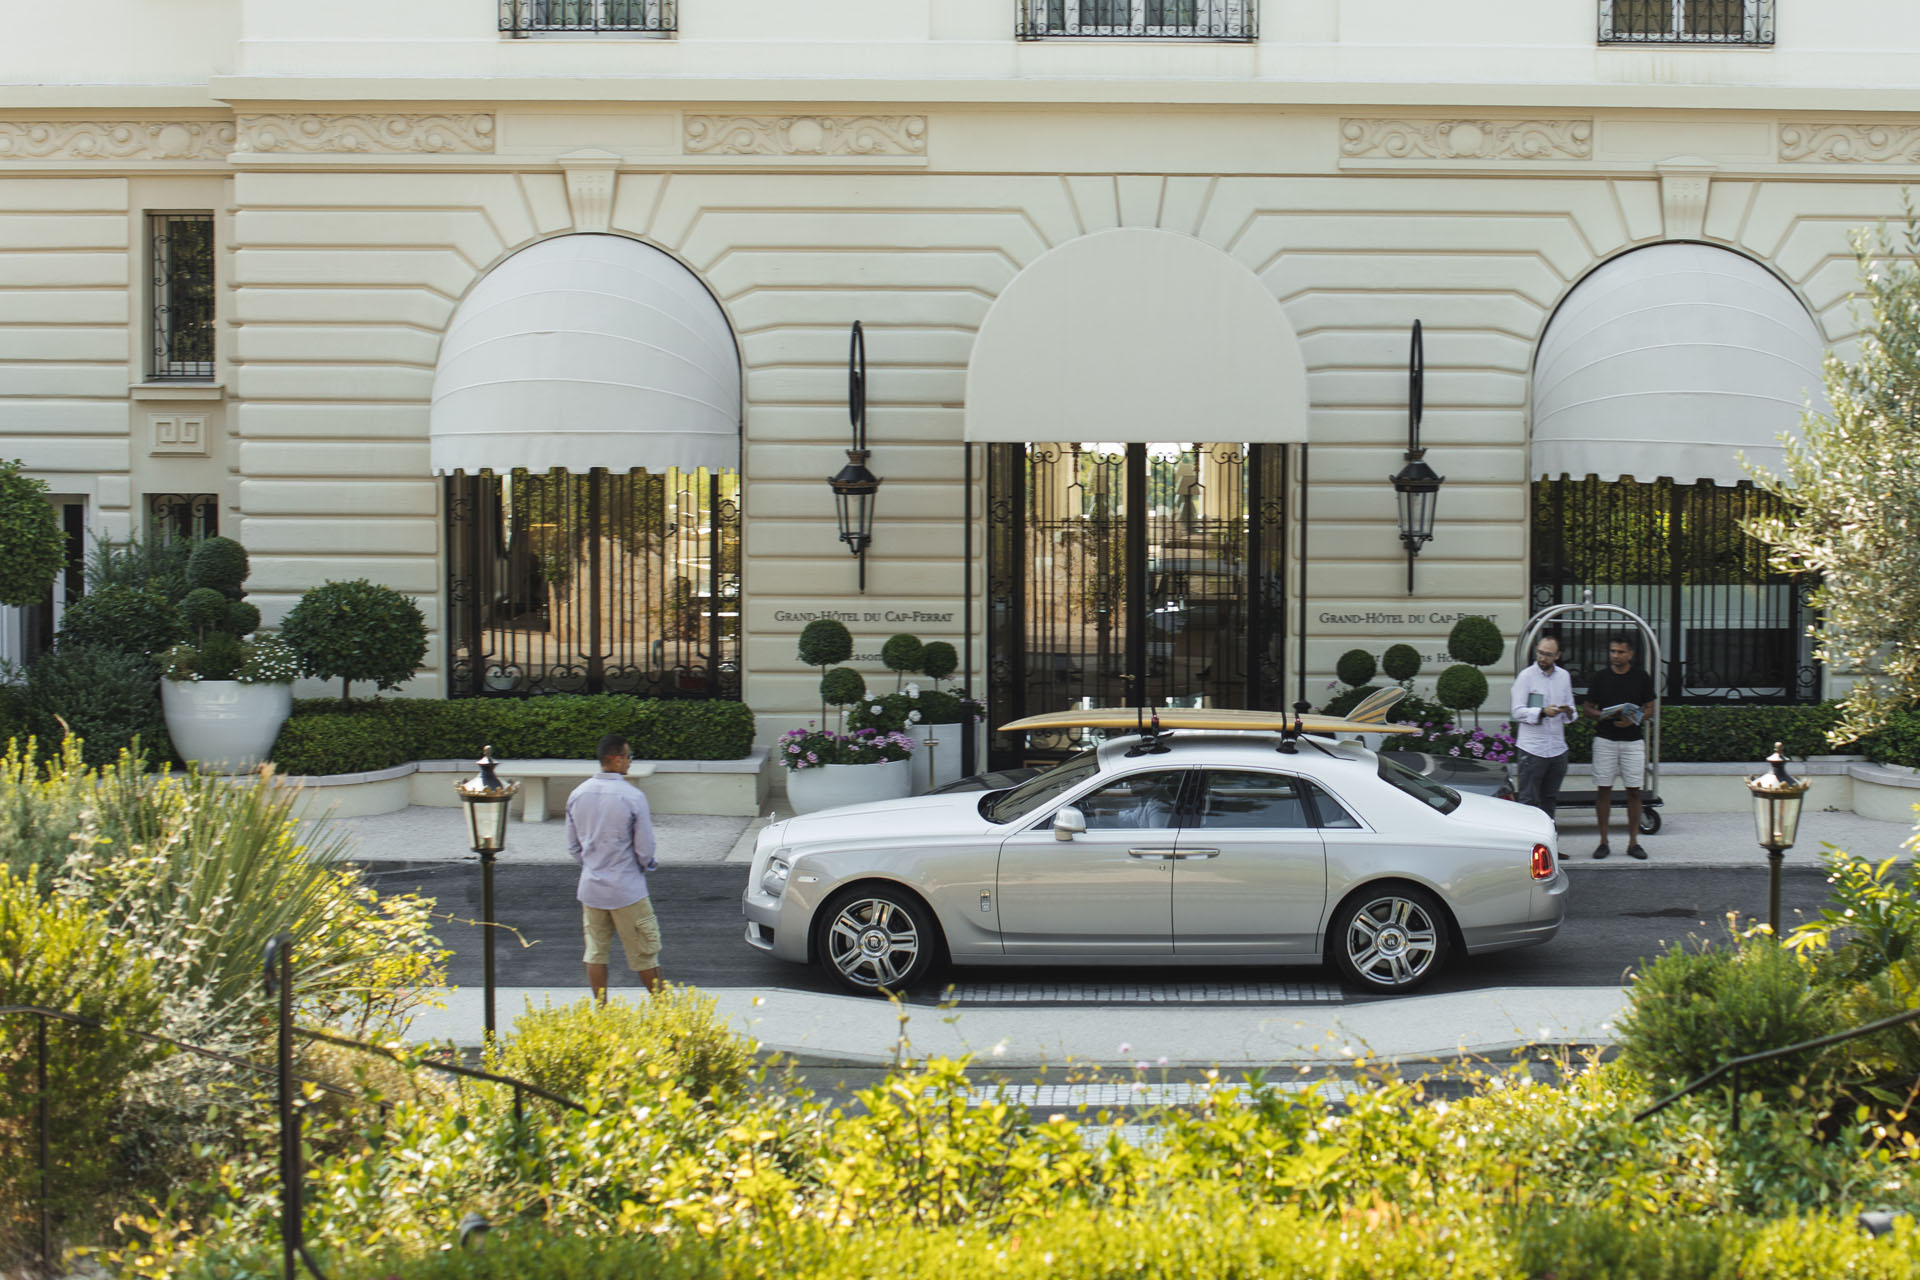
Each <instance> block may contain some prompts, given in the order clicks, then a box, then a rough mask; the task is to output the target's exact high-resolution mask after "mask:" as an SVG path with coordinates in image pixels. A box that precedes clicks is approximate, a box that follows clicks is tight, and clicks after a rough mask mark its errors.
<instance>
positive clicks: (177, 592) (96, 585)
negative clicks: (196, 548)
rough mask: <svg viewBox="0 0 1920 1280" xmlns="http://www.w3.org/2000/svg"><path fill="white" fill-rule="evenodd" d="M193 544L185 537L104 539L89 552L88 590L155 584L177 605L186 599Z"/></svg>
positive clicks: (159, 590)
mask: <svg viewBox="0 0 1920 1280" xmlns="http://www.w3.org/2000/svg"><path fill="white" fill-rule="evenodd" d="M192 555H193V543H192V541H190V540H189V539H186V538H163V537H158V536H149V537H146V538H140V537H134V538H130V539H128V540H127V541H126V542H110V541H108V540H107V539H105V538H102V539H100V540H99V541H97V542H95V543H94V544H93V550H91V551H90V552H88V553H87V590H89V591H98V590H100V588H102V587H115V586H118V587H152V588H153V589H154V590H156V591H158V592H159V593H160V594H161V595H163V596H165V597H166V598H167V599H168V600H169V601H170V602H172V603H174V604H178V603H180V601H181V600H183V599H185V598H186V594H187V591H188V589H189V588H188V586H187V561H188V560H189V559H191V558H192Z"/></svg>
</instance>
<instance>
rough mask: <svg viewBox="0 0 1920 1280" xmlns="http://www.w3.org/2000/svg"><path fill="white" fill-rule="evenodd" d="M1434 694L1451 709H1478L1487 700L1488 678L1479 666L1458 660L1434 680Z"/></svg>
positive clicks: (1441, 703)
mask: <svg viewBox="0 0 1920 1280" xmlns="http://www.w3.org/2000/svg"><path fill="white" fill-rule="evenodd" d="M1433 696H1434V698H1435V699H1436V700H1437V701H1438V702H1439V703H1440V705H1441V706H1443V707H1446V708H1447V709H1448V710H1450V711H1477V710H1479V708H1480V706H1481V704H1482V703H1484V702H1485V701H1486V700H1487V678H1486V676H1484V675H1482V674H1481V673H1480V670H1479V668H1477V667H1470V666H1468V665H1467V664H1466V663H1464V662H1456V663H1454V664H1453V665H1452V666H1450V667H1448V668H1447V669H1446V670H1445V671H1442V672H1441V673H1440V678H1439V679H1438V680H1436V681H1434V685H1433Z"/></svg>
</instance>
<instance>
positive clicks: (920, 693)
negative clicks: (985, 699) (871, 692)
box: [847, 684, 982, 733]
mask: <svg viewBox="0 0 1920 1280" xmlns="http://www.w3.org/2000/svg"><path fill="white" fill-rule="evenodd" d="M981 712H982V707H981V705H980V704H979V703H978V702H975V701H973V700H972V699H971V698H963V697H961V696H959V695H958V694H954V693H948V692H947V691H946V690H944V689H926V690H922V689H921V688H920V686H919V685H917V684H909V685H908V686H907V687H906V688H904V689H902V690H901V691H900V692H899V693H889V694H887V695H886V696H885V697H880V698H874V697H868V698H863V699H862V700H861V701H859V702H858V703H856V704H854V705H853V706H852V707H851V708H849V709H848V711H847V726H848V727H849V728H852V729H879V730H880V731H881V732H883V733H895V732H899V731H901V730H904V729H906V728H907V727H908V726H910V725H916V724H964V723H966V722H967V721H968V720H977V719H979V718H980V715H981Z"/></svg>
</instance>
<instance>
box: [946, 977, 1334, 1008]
mask: <svg viewBox="0 0 1920 1280" xmlns="http://www.w3.org/2000/svg"><path fill="white" fill-rule="evenodd" d="M1346 998H1347V997H1346V993H1345V992H1343V991H1342V990H1341V989H1340V988H1339V987H1337V986H1335V985H1334V984H1332V983H1330V982H1151V983H1145V982H967V983H960V984H958V985H956V986H955V987H954V988H953V992H952V999H953V1000H954V1002H955V1003H957V1004H962V1005H1009V1004H1344V1003H1345V1002H1346Z"/></svg>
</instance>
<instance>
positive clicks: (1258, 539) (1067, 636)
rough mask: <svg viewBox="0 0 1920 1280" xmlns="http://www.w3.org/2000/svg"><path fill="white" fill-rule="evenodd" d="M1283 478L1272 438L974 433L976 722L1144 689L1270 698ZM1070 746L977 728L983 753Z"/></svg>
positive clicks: (1159, 701) (1024, 757) (1280, 625)
mask: <svg viewBox="0 0 1920 1280" xmlns="http://www.w3.org/2000/svg"><path fill="white" fill-rule="evenodd" d="M1285 482H1286V452H1285V449H1284V447H1283V446H1277V445H1253V446H1248V445H1244V444H1145V445H1142V444H1134V445H1112V444H1077V443H1039V444H1024V445H1023V444H1000V445H991V446H989V447H988V460H987V488H988V498H987V524H988V532H987V714H988V724H989V726H990V727H992V726H997V725H1001V724H1005V723H1006V722H1008V721H1009V720H1014V719H1018V718H1019V717H1021V716H1023V715H1032V714H1037V713H1040V712H1043V711H1061V710H1066V709H1068V708H1070V707H1073V706H1077V705H1087V706H1134V705H1137V704H1138V703H1139V702H1140V701H1141V700H1142V699H1144V700H1145V702H1146V703H1147V704H1148V705H1151V706H1165V705H1168V704H1169V702H1170V701H1174V702H1178V703H1183V704H1185V705H1192V706H1212V707H1236V708H1253V709H1263V710H1265V709H1277V708H1279V707H1280V706H1281V705H1282V703H1281V698H1282V695H1283V692H1284V690H1283V685H1282V671H1281V661H1282V646H1283V643H1284V640H1285V621H1284V616H1285V611H1284V602H1285V591H1284V582H1283V577H1282V567H1283V562H1284V549H1285V544H1284V539H1285V511H1284V506H1283V497H1282V495H1283V494H1284V492H1285ZM1074 746H1075V743H1074V742H1072V741H1069V740H1067V739H1066V738H1065V737H1064V736H1063V737H1060V738H1059V739H1057V740H1055V739H1048V740H1044V741H1043V740H1039V739H1035V740H1034V741H1031V742H1030V741H1027V740H1026V736H1025V735H1017V734H1016V735H1007V734H1000V733H993V734H992V735H991V736H990V738H989V750H990V756H991V760H992V762H993V764H994V766H995V767H997V768H1004V767H1008V766H1010V765H1017V764H1020V763H1024V762H1026V761H1028V760H1043V759H1049V758H1057V757H1058V756H1060V755H1062V754H1064V753H1065V752H1067V751H1069V750H1071V749H1072V748H1073V747H1074Z"/></svg>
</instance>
